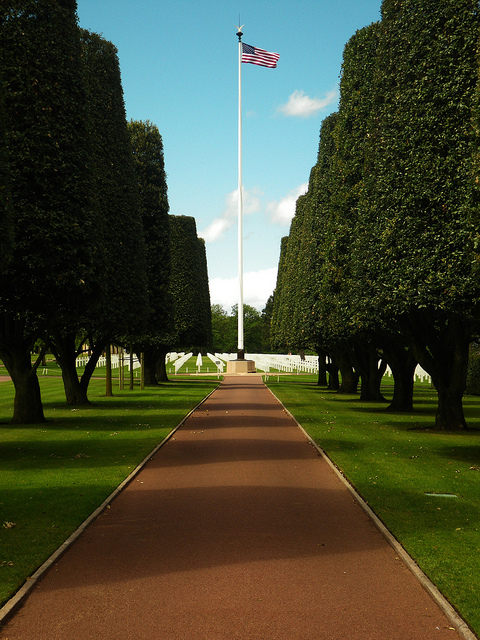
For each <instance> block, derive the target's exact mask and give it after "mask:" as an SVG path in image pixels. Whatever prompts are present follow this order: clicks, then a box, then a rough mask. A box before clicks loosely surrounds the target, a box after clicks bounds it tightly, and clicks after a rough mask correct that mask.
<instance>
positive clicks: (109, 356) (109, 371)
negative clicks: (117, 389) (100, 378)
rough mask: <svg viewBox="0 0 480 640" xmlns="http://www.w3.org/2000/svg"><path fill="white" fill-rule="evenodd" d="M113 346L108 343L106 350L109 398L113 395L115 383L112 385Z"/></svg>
mask: <svg viewBox="0 0 480 640" xmlns="http://www.w3.org/2000/svg"><path fill="white" fill-rule="evenodd" d="M110 349H111V346H110V345H109V344H108V345H107V348H106V350H105V369H106V371H105V395H106V396H107V398H111V397H112V396H113V385H112V352H111V351H110Z"/></svg>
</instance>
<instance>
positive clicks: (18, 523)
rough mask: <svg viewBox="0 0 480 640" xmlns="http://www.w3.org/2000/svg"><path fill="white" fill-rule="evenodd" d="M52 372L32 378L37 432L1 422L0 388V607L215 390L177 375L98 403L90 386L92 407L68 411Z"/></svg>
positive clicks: (9, 393)
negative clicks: (38, 396) (38, 394)
mask: <svg viewBox="0 0 480 640" xmlns="http://www.w3.org/2000/svg"><path fill="white" fill-rule="evenodd" d="M0 373H1V372H0ZM40 373H41V372H40ZM52 373H53V370H52V371H50V372H49V374H47V375H45V376H42V375H41V376H40V383H41V389H42V398H43V402H44V411H45V416H46V418H47V422H46V423H45V424H43V425H40V426H39V425H32V426H13V425H10V424H9V423H8V421H9V420H10V419H11V416H12V403H13V385H12V383H11V382H0V603H4V602H5V601H6V600H7V599H8V598H9V597H11V596H12V595H13V593H14V592H15V591H16V590H17V589H18V588H19V587H20V586H21V584H22V583H23V582H24V581H25V579H26V578H27V577H28V576H29V575H31V574H32V573H33V572H34V571H35V570H36V569H37V567H38V566H40V565H41V564H42V563H43V562H44V561H45V560H46V559H47V558H48V557H49V556H50V555H51V553H52V552H53V551H55V550H56V549H57V548H58V547H59V546H60V545H61V544H62V543H63V542H64V540H65V539H66V538H67V537H68V536H69V535H70V534H71V533H72V532H73V531H74V530H75V529H76V528H77V527H78V526H79V525H80V524H81V523H82V522H83V521H84V520H85V519H86V518H87V517H88V516H89V515H90V514H91V513H92V512H93V511H94V510H95V509H96V508H97V507H98V506H99V505H100V504H101V503H102V502H103V501H104V500H105V498H107V497H108V496H109V495H110V493H111V492H112V491H113V490H114V489H115V488H116V487H117V486H118V485H119V484H120V483H121V482H122V481H123V480H124V478H125V477H127V476H128V475H129V474H130V473H131V472H132V470H133V469H134V468H135V467H136V466H137V465H138V464H139V463H140V462H141V461H142V460H143V459H144V458H145V457H146V456H147V455H148V454H149V453H150V452H151V451H152V450H153V449H154V448H155V447H156V446H157V444H159V443H160V442H161V441H162V440H163V439H164V438H165V437H166V436H167V435H168V433H169V432H170V431H171V430H172V429H173V428H174V427H175V426H176V425H177V424H178V423H179V422H181V420H182V418H183V417H184V416H185V415H186V414H187V413H188V412H189V411H190V410H191V409H193V408H194V407H195V406H196V405H197V404H198V403H199V402H200V401H201V400H202V399H203V398H204V397H205V396H206V395H207V394H208V393H210V392H211V391H212V389H213V388H214V387H215V386H216V385H217V384H218V381H217V380H216V378H214V379H202V378H200V377H198V378H197V377H194V378H193V379H185V378H181V377H180V376H179V377H178V378H176V379H175V381H172V382H169V383H165V384H163V385H161V386H159V387H158V388H145V389H143V390H140V388H139V386H136V387H135V389H134V390H133V391H130V390H125V391H118V390H114V394H115V395H114V397H112V398H106V397H105V396H104V394H105V381H104V380H100V379H93V380H92V381H91V383H90V392H89V398H90V400H91V402H92V406H91V407H86V408H72V407H68V406H67V405H66V404H65V396H64V392H63V385H62V381H61V378H59V377H54V376H53V375H52Z"/></svg>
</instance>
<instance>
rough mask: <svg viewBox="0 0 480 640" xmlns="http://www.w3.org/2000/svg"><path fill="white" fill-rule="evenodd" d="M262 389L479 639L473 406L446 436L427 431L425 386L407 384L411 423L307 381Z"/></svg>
mask: <svg viewBox="0 0 480 640" xmlns="http://www.w3.org/2000/svg"><path fill="white" fill-rule="evenodd" d="M267 384H268V386H269V387H270V388H271V389H272V391H273V392H274V393H275V395H276V396H277V397H278V398H279V399H280V400H281V401H282V402H283V404H284V405H285V406H286V407H287V409H288V410H289V411H290V412H291V413H292V414H293V415H294V416H295V418H296V419H297V420H298V422H299V423H300V424H301V425H302V426H303V427H304V429H305V430H306V431H307V432H308V434H309V435H310V436H311V437H312V438H313V439H314V440H315V442H317V443H318V444H319V445H320V447H321V448H322V449H323V450H324V451H325V452H326V453H327V455H328V456H329V457H330V459H331V460H332V461H333V462H334V463H335V464H336V465H337V466H338V467H339V468H340V469H341V470H342V472H343V473H344V475H345V476H346V477H347V478H348V480H349V481H350V482H351V484H352V485H353V486H354V487H355V488H356V489H357V491H358V492H359V494H360V495H361V496H362V497H363V498H364V499H365V500H366V501H367V502H368V504H369V505H370V507H371V508H372V509H373V511H374V512H375V513H376V514H377V515H378V516H379V518H380V519H381V520H382V521H383V522H384V524H385V525H386V526H387V527H388V529H389V530H390V531H391V532H392V533H393V535H394V536H395V537H396V538H397V540H399V542H400V543H401V544H402V545H403V547H404V548H405V549H406V550H407V551H408V553H409V554H410V555H411V556H412V557H413V558H414V559H415V561H416V562H417V563H418V565H419V566H420V567H421V568H422V570H423V571H424V572H425V573H426V574H427V575H428V576H429V577H430V579H431V580H432V581H433V582H434V583H435V584H436V585H437V587H438V588H439V589H440V591H441V592H442V593H443V594H444V595H445V597H446V598H447V599H448V600H449V602H450V603H451V604H452V605H453V606H454V607H455V608H456V609H457V610H458V611H459V613H460V615H461V616H462V617H463V618H464V619H465V620H466V621H467V623H468V624H469V625H470V626H471V627H472V629H473V630H474V631H475V632H476V633H477V634H480V598H479V593H480V398H478V397H473V396H470V397H466V398H465V402H464V406H465V413H466V418H467V423H468V425H469V427H470V430H469V431H467V432H460V433H459V432H448V433H445V432H439V431H435V429H434V414H435V407H436V392H435V390H434V389H432V388H431V385H429V384H417V385H416V387H415V401H414V407H415V412H414V413H411V414H410V413H409V414H392V413H388V412H385V407H386V406H387V405H386V403H366V402H360V401H359V400H358V396H346V395H340V394H338V393H333V392H328V391H326V390H325V389H324V388H320V387H318V386H317V385H316V384H315V379H314V378H313V377H310V376H301V377H280V378H279V382H278V383H277V381H276V378H270V380H268V381H267ZM391 393H392V387H391V386H385V387H384V395H385V396H386V397H391ZM431 494H433V495H431ZM366 570H367V569H366Z"/></svg>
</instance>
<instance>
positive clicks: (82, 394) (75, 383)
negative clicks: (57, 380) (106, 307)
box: [50, 333, 90, 406]
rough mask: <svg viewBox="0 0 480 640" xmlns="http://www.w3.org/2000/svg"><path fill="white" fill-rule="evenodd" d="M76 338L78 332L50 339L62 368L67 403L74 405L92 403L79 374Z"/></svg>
mask: <svg viewBox="0 0 480 640" xmlns="http://www.w3.org/2000/svg"><path fill="white" fill-rule="evenodd" d="M75 338H76V334H74V333H71V334H68V335H66V336H61V335H58V334H57V335H55V336H54V338H52V339H51V340H50V346H51V349H52V352H53V354H54V356H55V358H56V359H57V363H58V364H59V366H60V368H61V370H62V380H63V387H64V389H65V397H66V400H67V404H69V405H72V406H76V405H85V404H90V402H89V401H88V398H87V390H86V388H85V389H84V388H83V387H82V385H81V384H80V380H79V378H78V374H77V363H76V359H77V349H76V346H75Z"/></svg>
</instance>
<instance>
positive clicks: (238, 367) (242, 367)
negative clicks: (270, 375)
mask: <svg viewBox="0 0 480 640" xmlns="http://www.w3.org/2000/svg"><path fill="white" fill-rule="evenodd" d="M227 373H255V362H254V360H228V361H227Z"/></svg>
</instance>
